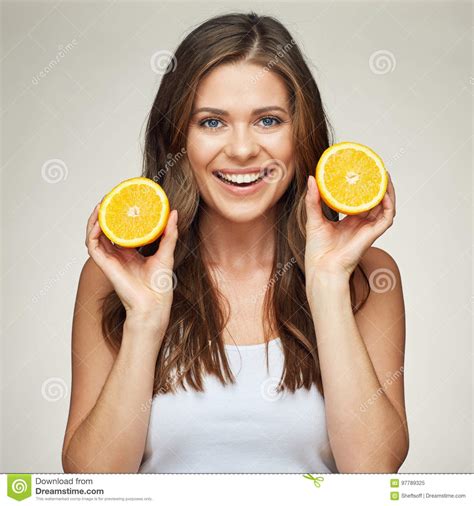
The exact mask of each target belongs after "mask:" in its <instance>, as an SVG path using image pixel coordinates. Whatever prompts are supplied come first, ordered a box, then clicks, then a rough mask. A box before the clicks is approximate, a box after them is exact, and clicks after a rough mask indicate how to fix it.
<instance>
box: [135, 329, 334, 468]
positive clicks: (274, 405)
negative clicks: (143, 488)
mask: <svg viewBox="0 0 474 506" xmlns="http://www.w3.org/2000/svg"><path fill="white" fill-rule="evenodd" d="M224 346H225V351H226V354H227V356H228V359H229V365H230V367H231V369H232V372H233V373H234V375H235V378H236V382H235V383H234V384H228V385H226V386H224V385H222V384H221V383H220V381H219V380H218V379H217V378H216V377H215V376H212V375H205V376H204V380H203V381H204V387H205V392H196V391H195V390H193V389H192V388H191V387H188V385H186V388H188V391H186V392H185V391H184V390H183V389H182V388H179V389H178V391H177V393H172V392H170V393H167V394H164V395H163V394H160V395H155V396H154V397H153V401H152V406H151V413H150V423H149V427H148V433H147V438H146V447H145V452H144V454H143V459H142V462H141V464H140V468H139V470H138V472H139V473H308V472H309V473H311V472H314V473H337V472H338V471H337V467H336V464H335V461H334V457H333V455H332V452H331V447H330V444H329V440H328V434H327V430H326V417H325V409H324V400H323V398H322V396H321V394H320V393H319V391H318V389H317V388H316V386H315V385H314V384H313V385H312V387H311V389H310V390H306V389H305V388H300V389H298V390H296V391H295V393H293V394H292V393H291V392H289V391H286V390H284V391H282V392H278V391H277V390H276V387H277V385H278V382H279V380H280V376H281V373H282V370H283V364H284V354H283V350H282V344H281V340H280V338H279V337H278V338H276V339H272V340H271V341H269V343H268V365H269V371H267V368H266V360H265V343H262V344H255V345H242V346H236V345H231V344H225V345H224Z"/></svg>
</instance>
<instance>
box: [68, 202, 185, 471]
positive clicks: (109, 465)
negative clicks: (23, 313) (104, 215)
mask: <svg viewBox="0 0 474 506" xmlns="http://www.w3.org/2000/svg"><path fill="white" fill-rule="evenodd" d="M97 213H98V207H96V208H95V209H94V211H93V213H92V214H91V216H90V218H89V221H88V226H87V234H86V245H87V248H88V251H89V254H90V255H91V257H92V258H89V259H88V260H87V262H86V264H85V265H84V268H83V270H82V272H81V277H80V280H79V287H78V292H77V297H76V304H75V311H74V319H73V329H72V389H71V404H70V411H69V418H68V423H67V427H66V433H65V437H64V443H63V451H62V462H63V468H64V471H65V472H73V473H77V472H89V473H90V472H137V470H138V469H139V466H140V462H141V460H142V456H143V452H144V449H145V442H146V436H147V431H148V424H149V417H150V407H151V399H152V394H153V386H154V377H155V367H156V359H157V357H158V353H159V351H160V348H161V344H162V342H163V337H164V335H165V332H166V329H167V327H168V323H169V315H170V309H171V304H172V299H173V287H172V284H171V283H170V275H171V274H172V269H173V265H174V258H173V254H174V248H175V245H176V241H177V237H178V231H177V213H176V211H174V212H173V213H172V215H170V219H169V220H168V224H167V226H166V229H165V232H164V235H163V237H162V239H161V241H160V244H159V248H158V250H157V252H156V253H155V254H154V255H151V256H149V257H147V258H145V257H143V256H142V255H140V254H139V253H138V252H137V251H135V250H126V249H118V248H116V247H115V246H114V245H113V244H112V243H110V241H108V239H107V238H105V236H104V235H103V233H102V232H101V230H100V227H99V225H98V220H97ZM163 286H165V287H166V288H164V289H163V288H162V287H163ZM111 289H114V290H115V292H116V293H117V295H118V296H119V298H120V299H121V301H122V303H123V305H124V307H125V310H126V318H125V322H124V326H123V335H122V342H121V346H120V350H119V351H118V352H116V351H115V350H113V349H112V348H111V347H110V346H109V345H108V344H107V342H106V340H105V339H104V336H103V335H102V328H101V320H102V312H101V305H100V304H99V301H100V299H101V297H103V296H104V295H105V294H106V293H108V292H110V290H111Z"/></svg>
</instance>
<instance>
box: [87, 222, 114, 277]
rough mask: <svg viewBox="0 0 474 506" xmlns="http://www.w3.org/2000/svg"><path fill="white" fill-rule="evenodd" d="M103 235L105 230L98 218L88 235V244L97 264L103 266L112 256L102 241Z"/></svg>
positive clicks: (88, 248) (90, 253)
mask: <svg viewBox="0 0 474 506" xmlns="http://www.w3.org/2000/svg"><path fill="white" fill-rule="evenodd" d="M101 236H103V232H102V229H101V228H100V225H99V221H98V220H96V222H95V223H94V225H93V226H92V229H91V230H90V232H89V235H88V237H87V240H86V246H87V251H88V252H89V255H90V256H91V257H92V258H93V259H94V260H95V262H96V264H97V265H98V266H99V267H101V268H102V267H103V266H104V265H105V263H106V262H107V261H108V259H109V258H110V255H109V254H108V252H107V250H106V249H105V248H104V246H103V244H102V243H101V239H100V238H101Z"/></svg>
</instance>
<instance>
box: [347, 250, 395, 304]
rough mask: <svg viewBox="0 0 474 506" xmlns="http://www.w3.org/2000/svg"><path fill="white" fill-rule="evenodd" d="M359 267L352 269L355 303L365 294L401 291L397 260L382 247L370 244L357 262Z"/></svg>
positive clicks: (364, 296) (373, 294)
mask: <svg viewBox="0 0 474 506" xmlns="http://www.w3.org/2000/svg"><path fill="white" fill-rule="evenodd" d="M359 267H360V269H356V270H355V271H354V287H355V291H356V301H357V305H358V304H360V303H361V302H362V301H363V300H365V299H366V297H367V296H369V297H371V298H373V297H374V296H375V295H377V294H381V293H384V292H387V291H388V290H390V291H393V290H395V289H398V290H400V291H401V282H402V280H401V275H400V269H399V267H398V265H397V262H396V261H395V259H394V258H393V256H392V255H390V253H388V252H387V251H385V250H384V249H382V248H378V247H375V246H371V247H370V248H369V249H368V250H367V251H366V252H365V254H364V255H363V257H362V258H361V260H360V262H359Z"/></svg>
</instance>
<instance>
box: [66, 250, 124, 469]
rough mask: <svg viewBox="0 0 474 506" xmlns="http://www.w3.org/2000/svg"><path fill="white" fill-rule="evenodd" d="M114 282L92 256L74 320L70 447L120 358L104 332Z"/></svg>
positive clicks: (79, 289) (81, 280) (68, 428)
mask: <svg viewBox="0 0 474 506" xmlns="http://www.w3.org/2000/svg"><path fill="white" fill-rule="evenodd" d="M111 290H113V285H112V284H111V282H110V281H109V280H108V278H107V277H106V276H105V274H104V273H103V272H102V270H101V269H100V267H99V266H98V265H97V264H96V263H95V261H94V260H93V259H92V257H89V258H88V259H87V260H86V262H85V263H84V266H83V267H82V271H81V274H80V278H79V283H78V287H77V294H76V302H75V305H74V315H73V322H72V337H71V362H72V364H71V365H72V382H71V398H70V406H69V417H68V422H67V426H66V432H65V436H64V442H63V466H67V465H68V462H67V461H66V460H65V453H66V449H67V447H68V445H69V442H70V440H71V437H72V435H73V434H74V432H75V430H76V429H77V427H78V426H79V425H80V424H81V422H82V421H83V420H84V419H85V417H86V416H87V415H88V413H89V412H90V410H91V409H92V407H93V406H94V404H95V402H96V401H97V398H98V396H99V394H100V392H101V389H102V387H103V385H104V383H105V380H106V379H107V376H108V374H109V372H110V370H111V368H112V365H113V363H114V361H115V358H116V355H117V354H116V352H115V351H114V350H113V349H112V348H111V347H110V346H109V345H108V343H107V342H106V340H105V338H104V335H103V333H102V303H103V298H104V297H105V296H106V295H107V294H109V293H110V292H111Z"/></svg>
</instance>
